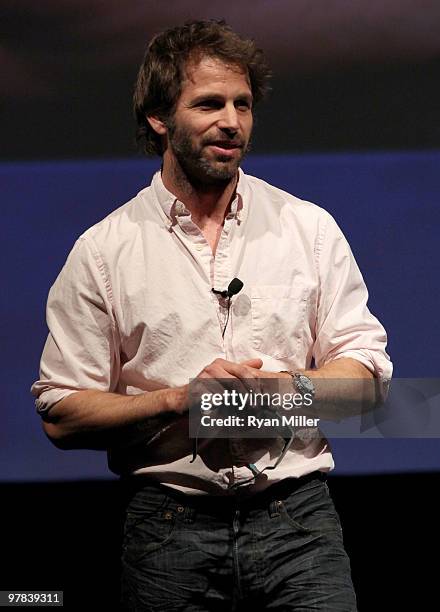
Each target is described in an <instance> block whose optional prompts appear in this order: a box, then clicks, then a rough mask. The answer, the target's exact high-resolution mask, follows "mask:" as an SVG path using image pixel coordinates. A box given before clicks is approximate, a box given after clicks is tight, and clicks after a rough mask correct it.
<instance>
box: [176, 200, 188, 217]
mask: <svg viewBox="0 0 440 612" xmlns="http://www.w3.org/2000/svg"><path fill="white" fill-rule="evenodd" d="M174 210H175V213H176V215H183V214H185V211H186V208H185V204H184V203H183V202H179V200H177V202H176V204H175V208H174Z"/></svg>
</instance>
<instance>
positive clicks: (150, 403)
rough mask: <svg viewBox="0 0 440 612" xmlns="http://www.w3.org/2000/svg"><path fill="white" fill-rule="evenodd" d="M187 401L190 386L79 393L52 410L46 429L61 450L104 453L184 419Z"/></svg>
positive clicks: (47, 417) (69, 396)
mask: <svg viewBox="0 0 440 612" xmlns="http://www.w3.org/2000/svg"><path fill="white" fill-rule="evenodd" d="M186 401H187V390H186V387H177V388H166V389H159V390H157V391H151V392H148V393H141V394H139V395H119V394H117V393H107V392H103V391H97V390H92V389H90V390H84V391H78V392H76V393H72V394H71V395H68V396H67V397H65V398H64V399H62V400H61V401H59V402H58V403H56V404H55V405H54V406H53V407H52V408H51V409H50V410H49V412H48V413H47V415H45V416H44V419H43V420H44V423H43V428H44V431H45V432H46V434H47V436H48V437H49V438H50V440H51V441H52V442H53V443H54V444H55V445H56V446H57V447H58V448H63V449H73V448H88V449H94V450H103V449H108V448H116V447H124V446H130V445H132V444H136V443H137V442H140V441H142V440H145V439H148V438H149V437H151V435H153V433H155V432H156V431H158V430H159V429H161V428H162V427H163V426H165V425H166V424H167V423H170V422H171V421H173V420H175V419H178V418H180V414H182V413H183V412H184V411H185V410H186Z"/></svg>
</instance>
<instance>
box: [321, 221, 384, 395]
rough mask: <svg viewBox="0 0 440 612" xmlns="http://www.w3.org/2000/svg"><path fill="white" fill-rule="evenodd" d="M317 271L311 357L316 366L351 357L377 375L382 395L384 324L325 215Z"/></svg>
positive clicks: (346, 246) (338, 233)
mask: <svg viewBox="0 0 440 612" xmlns="http://www.w3.org/2000/svg"><path fill="white" fill-rule="evenodd" d="M316 261H317V268H318V276H319V297H318V313H317V320H316V341H315V346H314V360H315V363H316V366H317V367H318V368H320V367H322V366H323V365H325V364H326V363H328V362H330V361H332V360H334V359H340V358H342V357H350V358H352V359H356V360H358V361H360V362H361V363H362V364H364V365H365V366H366V367H367V368H368V369H369V370H370V371H371V372H372V373H373V374H374V375H375V376H376V377H377V379H378V381H379V389H380V394H381V396H382V398H385V397H386V394H387V391H388V386H389V382H390V380H391V376H392V371H393V366H392V363H391V361H390V358H389V356H388V355H387V353H386V351H385V348H386V344H387V335H386V332H385V329H384V328H383V326H382V325H381V324H380V322H379V321H378V320H377V319H376V317H375V316H373V315H372V314H371V312H370V311H369V309H368V307H367V301H368V291H367V288H366V286H365V283H364V280H363V278H362V274H361V272H360V270H359V268H358V266H357V263H356V261H355V259H354V257H353V254H352V252H351V249H350V246H349V244H348V242H347V240H346V239H345V237H344V235H343V233H342V232H341V230H340V229H339V227H338V225H337V224H336V222H335V221H334V219H333V218H332V217H331V216H330V215H329V216H328V219H327V222H326V224H325V226H324V229H323V232H322V234H321V235H320V236H319V239H318V243H317V246H316Z"/></svg>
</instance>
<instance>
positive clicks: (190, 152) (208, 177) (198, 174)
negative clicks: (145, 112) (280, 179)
mask: <svg viewBox="0 0 440 612" xmlns="http://www.w3.org/2000/svg"><path fill="white" fill-rule="evenodd" d="M167 127H168V145H169V146H170V148H171V149H172V151H173V153H174V156H175V158H176V159H177V161H178V163H179V165H180V167H181V168H182V170H183V172H184V174H185V175H186V178H187V180H188V181H189V182H190V183H191V184H193V185H197V186H199V187H203V186H207V187H212V186H218V187H222V186H224V185H225V184H228V183H229V182H230V181H231V180H232V179H234V178H235V177H236V176H237V171H238V168H239V165H240V162H241V160H242V159H243V157H244V155H245V153H246V152H247V151H248V150H249V148H250V145H249V143H246V142H244V141H242V140H241V139H240V147H241V149H240V151H239V155H238V156H234V157H232V158H231V157H230V156H226V155H221V154H217V155H215V156H210V157H209V156H207V155H206V149H205V147H206V146H207V145H209V144H212V143H213V142H214V141H215V140H216V139H215V138H209V137H206V138H204V139H203V140H202V142H201V143H200V145H194V144H193V142H192V140H191V133H190V130H188V129H187V128H185V127H176V125H175V123H174V121H172V120H171V121H170V122H169V123H168V125H167ZM221 139H222V140H226V138H225V137H224V136H222V137H221ZM217 140H218V137H217ZM236 140H237V138H236V137H235V138H234V142H235V141H236Z"/></svg>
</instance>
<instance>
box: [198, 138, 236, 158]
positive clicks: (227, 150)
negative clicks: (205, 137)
mask: <svg viewBox="0 0 440 612" xmlns="http://www.w3.org/2000/svg"><path fill="white" fill-rule="evenodd" d="M207 146H208V147H211V149H212V150H213V151H215V152H217V153H221V154H223V155H226V156H231V155H232V154H233V153H234V152H235V151H238V150H241V149H242V148H243V145H242V144H241V143H239V142H233V141H230V140H228V141H224V142H223V141H217V142H211V143H210V144H209V145H207Z"/></svg>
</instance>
